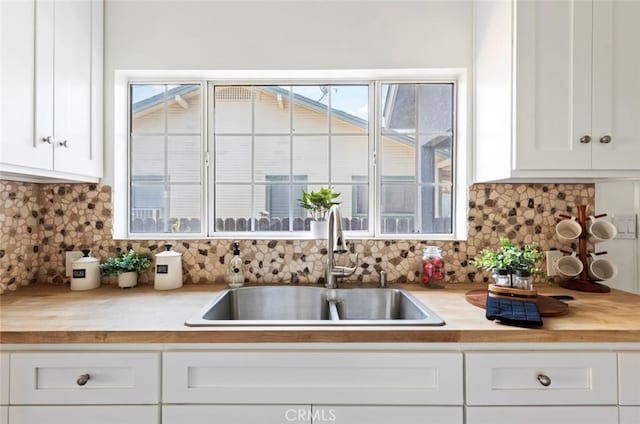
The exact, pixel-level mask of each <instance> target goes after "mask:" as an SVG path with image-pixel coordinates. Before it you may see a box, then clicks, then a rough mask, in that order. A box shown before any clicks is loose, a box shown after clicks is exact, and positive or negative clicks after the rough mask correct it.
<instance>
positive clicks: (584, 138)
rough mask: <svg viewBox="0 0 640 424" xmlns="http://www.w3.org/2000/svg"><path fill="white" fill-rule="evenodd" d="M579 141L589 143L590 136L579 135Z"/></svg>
mask: <svg viewBox="0 0 640 424" xmlns="http://www.w3.org/2000/svg"><path fill="white" fill-rule="evenodd" d="M580 143H582V144H587V143H591V136H589V135H583V136H582V137H580Z"/></svg>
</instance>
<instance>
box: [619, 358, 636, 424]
mask: <svg viewBox="0 0 640 424" xmlns="http://www.w3.org/2000/svg"><path fill="white" fill-rule="evenodd" d="M618 372H619V373H620V375H619V378H618V384H619V385H620V405H635V406H640V352H624V353H620V354H619V355H618ZM637 422H638V423H640V420H638V421H637Z"/></svg>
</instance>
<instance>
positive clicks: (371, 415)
mask: <svg viewBox="0 0 640 424" xmlns="http://www.w3.org/2000/svg"><path fill="white" fill-rule="evenodd" d="M312 416H313V418H314V419H313V422H314V423H316V422H320V423H327V422H330V423H333V424H355V423H366V424H389V423H394V422H397V423H401V424H463V422H464V418H463V414H462V406H373V405H372V406H360V405H357V406H356V405H353V406H352V405H332V406H328V405H313V406H312Z"/></svg>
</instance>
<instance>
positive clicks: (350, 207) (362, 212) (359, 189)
mask: <svg viewBox="0 0 640 424" xmlns="http://www.w3.org/2000/svg"><path fill="white" fill-rule="evenodd" d="M334 189H335V191H336V192H338V193H340V197H338V198H337V199H336V200H337V201H339V202H340V213H341V214H342V225H343V229H344V230H345V231H368V230H369V227H368V226H369V219H368V215H369V195H368V194H369V186H368V185H366V184H358V185H351V184H336V185H334Z"/></svg>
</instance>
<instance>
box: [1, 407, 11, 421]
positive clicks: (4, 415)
mask: <svg viewBox="0 0 640 424" xmlns="http://www.w3.org/2000/svg"><path fill="white" fill-rule="evenodd" d="M0 424H9V407H8V406H0Z"/></svg>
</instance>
